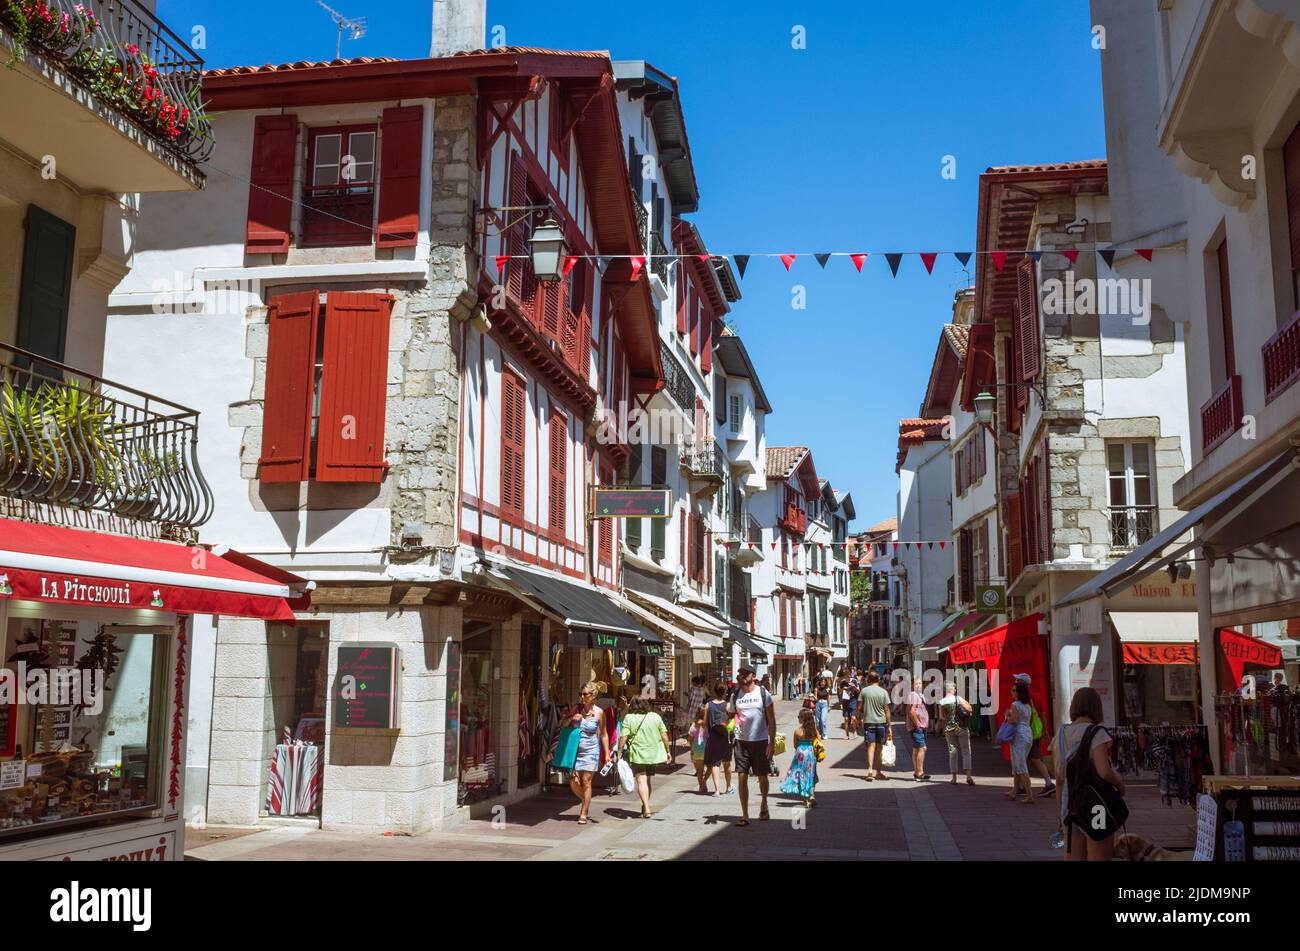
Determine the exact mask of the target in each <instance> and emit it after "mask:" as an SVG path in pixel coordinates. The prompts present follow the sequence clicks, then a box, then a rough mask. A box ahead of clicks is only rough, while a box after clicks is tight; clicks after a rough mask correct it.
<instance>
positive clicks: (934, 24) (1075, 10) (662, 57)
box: [158, 0, 1105, 529]
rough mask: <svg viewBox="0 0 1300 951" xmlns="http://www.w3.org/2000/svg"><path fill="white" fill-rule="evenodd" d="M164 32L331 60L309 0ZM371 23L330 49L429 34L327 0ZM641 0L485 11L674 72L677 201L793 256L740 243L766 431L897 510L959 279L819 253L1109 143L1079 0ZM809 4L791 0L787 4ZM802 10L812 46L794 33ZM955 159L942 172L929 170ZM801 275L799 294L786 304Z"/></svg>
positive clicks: (863, 522)
mask: <svg viewBox="0 0 1300 951" xmlns="http://www.w3.org/2000/svg"><path fill="white" fill-rule="evenodd" d="M158 6H159V15H160V16H161V17H162V19H163V20H164V21H165V22H166V23H167V24H168V25H169V26H170V27H171V28H172V29H173V30H174V31H175V32H176V33H178V34H179V35H180V36H182V37H185V38H189V37H190V36H191V35H193V30H192V28H193V26H194V25H196V24H199V25H202V26H203V27H204V28H205V30H206V41H207V48H206V49H205V50H202V51H201V52H202V53H203V55H204V57H205V59H206V60H207V61H208V63H209V64H210V65H212V66H229V65H235V64H248V63H263V62H286V61H293V60H298V59H329V58H332V57H333V55H334V45H335V41H336V37H337V33H336V31H335V28H334V25H333V24H332V23H331V22H330V19H329V16H328V14H326V12H325V11H324V10H322V9H321V8H320V7H318V6H317V5H316V2H315V0H270V2H257V3H254V2H249V0H227V2H225V3H217V2H215V0H160V2H159V4H158ZM331 6H333V7H335V8H336V9H338V10H339V11H340V12H342V13H343V14H345V15H348V16H365V17H368V18H369V23H370V30H369V34H368V35H367V36H366V37H364V38H362V39H361V40H357V41H349V40H346V39H345V40H344V54H343V55H345V56H381V55H386V56H399V57H416V56H423V55H426V54H427V53H428V45H429V29H430V10H431V4H430V3H429V2H428V0H385V2H382V3H381V2H375V0H370V2H366V0H333V2H332V3H331ZM795 6H796V5H794V4H789V3H775V2H769V0H753V2H748V3H744V4H741V3H720V2H708V3H702V2H699V0H693V2H681V0H662V2H659V3H655V4H645V3H610V2H608V0H603V2H591V0H565V2H563V3H539V2H536V0H494V2H489V3H488V18H487V19H488V28H489V30H491V29H492V28H493V27H495V26H497V25H500V26H502V27H504V28H505V39H506V42H507V43H509V44H511V45H519V46H542V47H550V48H559V49H563V48H568V49H605V50H609V51H610V52H611V53H612V55H613V56H614V58H616V59H646V60H649V61H650V62H652V63H654V64H655V65H656V66H657V67H659V68H660V69H662V70H664V71H665V72H668V73H670V74H672V75H675V76H676V77H678V79H679V80H680V83H681V90H682V99H683V103H684V108H685V113H686V123H687V131H688V134H689V136H690V141H691V149H692V153H693V155H694V160H695V168H696V175H697V176H698V179H699V184H700V195H701V201H700V210H699V211H698V212H696V213H695V214H694V215H693V216H692V218H693V220H694V221H695V223H696V224H697V226H698V227H699V228H700V231H701V233H702V234H703V236H704V238H705V240H706V241H707V242H708V244H709V246H710V249H711V250H714V251H716V252H721V253H744V252H762V251H770V252H778V253H780V252H797V253H801V254H807V255H809V256H808V257H806V258H805V257H800V258H799V259H798V260H797V261H796V262H795V264H794V267H793V270H792V271H791V272H790V273H789V274H787V273H786V272H785V270H784V268H783V267H782V265H781V263H780V262H779V261H778V260H776V259H760V258H755V259H754V260H752V261H751V262H750V266H749V269H748V271H747V273H746V277H745V279H744V281H743V282H742V284H741V290H742V293H743V294H744V298H743V300H741V301H740V303H739V304H738V305H736V308H735V309H734V311H733V317H734V319H735V323H736V325H737V328H738V330H739V331H740V333H741V335H742V336H743V337H744V340H745V342H746V345H747V346H748V348H749V350H750V353H751V355H752V356H753V358H754V361H755V364H756V366H757V367H758V371H759V374H760V376H761V377H762V381H763V386H764V388H765V389H766V391H767V393H768V397H769V399H770V400H771V401H772V404H773V408H774V412H773V414H772V416H771V417H769V419H768V429H767V434H768V443H769V445H774V446H775V445H787V444H800V445H808V446H811V447H812V449H813V458H814V460H815V462H816V465H817V470H818V473H819V474H820V475H821V476H822V477H823V478H828V479H830V480H831V483H832V484H833V485H834V486H835V487H836V488H839V489H848V490H850V491H851V492H852V493H853V498H854V502H855V504H856V508H857V512H858V521H857V522H856V523H855V528H857V529H861V528H865V527H867V526H868V525H870V524H872V523H874V522H875V521H877V520H879V519H881V518H885V517H888V516H889V515H892V514H893V513H894V508H895V492H896V487H897V483H896V477H895V475H894V456H895V451H896V447H897V433H898V420H899V418H900V417H909V416H914V415H916V414H917V412H918V410H919V406H920V402H921V398H922V395H923V392H924V387H925V382H926V379H927V376H928V373H929V368H930V361H931V359H932V358H933V356H934V351H935V346H936V343H937V341H938V334H939V328H940V326H941V325H942V324H943V323H944V321H945V320H946V319H948V317H949V316H950V315H951V305H952V297H953V293H954V292H955V291H956V290H957V289H958V288H959V287H961V286H963V285H964V284H965V283H968V281H967V277H966V275H965V274H964V273H963V270H962V268H961V267H960V265H959V264H958V263H957V261H956V260H954V259H953V258H952V256H951V255H943V256H941V257H940V258H939V261H938V263H937V264H936V265H935V268H934V274H933V275H932V276H929V275H926V273H925V270H924V268H923V267H922V265H921V263H920V260H919V259H918V258H917V257H915V256H914V255H913V256H909V257H906V258H904V259H903V263H902V266H901V267H900V269H899V276H898V277H897V278H892V277H891V276H890V273H889V269H888V266H887V265H886V263H885V260H884V257H883V254H873V256H872V258H871V259H870V260H868V262H867V264H866V267H865V268H864V269H863V273H862V274H861V275H859V274H857V273H856V271H854V269H853V266H852V264H851V263H850V262H849V260H848V259H847V258H832V259H831V261H830V263H829V264H828V265H827V267H826V270H824V271H822V270H820V269H819V268H818V267H817V265H816V262H815V261H813V259H812V257H811V254H812V253H815V252H819V251H860V250H861V251H872V252H884V251H896V250H897V251H904V250H917V251H921V250H935V251H947V250H968V249H973V248H974V245H975V204H976V197H977V189H978V182H979V173H980V172H981V171H982V170H983V169H985V168H987V167H988V166H990V165H1006V164H1023V163H1034V162H1057V161H1071V160H1077V159H1089V158H1100V157H1103V156H1104V155H1105V136H1104V131H1103V127H1102V107H1101V79H1100V68H1099V63H1098V57H1099V55H1101V54H1099V53H1098V52H1097V51H1095V50H1093V49H1092V46H1091V39H1092V37H1091V34H1090V32H1089V28H1090V18H1089V16H1088V5H1087V4H1086V3H1083V2H1081V0H1076V2H1069V0H1052V2H1048V3H1043V2H1042V0H1000V2H998V3H995V4H990V3H986V2H984V0H946V2H938V3H914V2H910V0H900V2H889V3H887V2H883V0H869V2H866V3H861V2H858V3H820V4H815V5H807V6H811V7H813V9H810V10H798V11H797V12H792V10H791V8H793V7H795ZM799 6H804V5H799ZM796 25H800V26H802V27H804V29H805V31H806V32H805V35H806V49H802V50H797V49H794V48H793V47H792V43H791V40H792V30H793V28H794V27H795V26H796ZM946 155H952V156H954V157H955V158H956V171H957V177H956V179H955V180H945V179H944V178H943V177H942V175H941V170H942V162H943V158H944V156H946ZM796 284H801V285H803V286H804V287H805V288H806V294H807V307H806V309H804V310H796V309H794V308H793V307H792V306H791V302H792V298H793V294H792V288H793V286H794V285H796Z"/></svg>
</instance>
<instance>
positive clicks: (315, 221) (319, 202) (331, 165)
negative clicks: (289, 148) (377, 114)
mask: <svg viewBox="0 0 1300 951" xmlns="http://www.w3.org/2000/svg"><path fill="white" fill-rule="evenodd" d="M376 137H377V128H376V126H374V125H367V126H329V127H326V128H321V129H311V130H309V131H308V139H307V155H308V162H309V168H308V170H309V175H308V176H307V184H305V185H304V187H303V220H302V243H303V245H304V246H305V247H334V246H339V245H352V244H369V243H370V240H371V234H372V233H373V227H374V213H375V141H376Z"/></svg>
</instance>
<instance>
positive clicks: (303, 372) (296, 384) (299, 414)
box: [258, 291, 320, 483]
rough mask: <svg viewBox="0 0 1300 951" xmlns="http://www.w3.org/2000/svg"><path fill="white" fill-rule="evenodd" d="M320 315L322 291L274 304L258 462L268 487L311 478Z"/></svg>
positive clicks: (267, 354)
mask: <svg viewBox="0 0 1300 951" xmlns="http://www.w3.org/2000/svg"><path fill="white" fill-rule="evenodd" d="M319 311H320V294H319V293H318V292H316V291H304V292H303V293H301V294H286V295H284V296H283V297H276V298H272V300H271V306H270V313H269V315H268V321H269V324H270V328H269V337H268V340H267V345H266V395H265V398H264V402H263V404H262V457H261V458H260V459H259V460H258V464H259V465H258V478H259V479H261V480H262V481H263V482H267V483H277V482H303V481H305V480H306V479H307V467H308V464H309V462H310V458H311V452H310V445H311V443H310V439H311V401H312V393H313V389H314V382H315V381H314V379H313V376H314V372H315V360H316V329H317V325H318V323H319Z"/></svg>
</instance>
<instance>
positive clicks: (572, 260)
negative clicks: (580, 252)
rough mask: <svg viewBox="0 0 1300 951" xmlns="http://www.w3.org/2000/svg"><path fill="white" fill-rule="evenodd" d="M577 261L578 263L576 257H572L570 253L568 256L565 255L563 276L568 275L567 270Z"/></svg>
mask: <svg viewBox="0 0 1300 951" xmlns="http://www.w3.org/2000/svg"><path fill="white" fill-rule="evenodd" d="M577 263H578V259H577V258H576V257H574V256H573V255H572V254H570V255H569V256H568V257H566V258H565V259H564V276H565V277H568V276H569V272H570V271H572V270H573V266H574V265H575V264H577Z"/></svg>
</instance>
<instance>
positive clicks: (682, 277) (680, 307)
mask: <svg viewBox="0 0 1300 951" xmlns="http://www.w3.org/2000/svg"><path fill="white" fill-rule="evenodd" d="M688 283H690V279H689V278H688V277H687V276H686V269H685V268H678V270H677V332H678V333H679V334H684V333H686V299H687V298H686V285H687V284H688Z"/></svg>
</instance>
